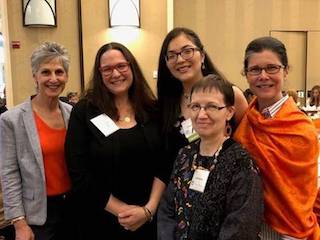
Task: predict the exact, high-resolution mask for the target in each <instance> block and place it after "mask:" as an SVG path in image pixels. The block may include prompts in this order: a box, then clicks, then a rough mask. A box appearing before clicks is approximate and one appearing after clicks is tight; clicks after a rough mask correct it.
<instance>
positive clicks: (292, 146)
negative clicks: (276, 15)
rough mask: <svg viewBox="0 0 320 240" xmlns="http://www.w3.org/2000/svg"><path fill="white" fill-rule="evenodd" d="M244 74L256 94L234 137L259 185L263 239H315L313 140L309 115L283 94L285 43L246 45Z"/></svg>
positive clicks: (315, 141)
mask: <svg viewBox="0 0 320 240" xmlns="http://www.w3.org/2000/svg"><path fill="white" fill-rule="evenodd" d="M243 72H244V74H245V76H246V78H247V81H248V83H249V86H250V89H251V90H252V92H253V93H254V94H255V95H256V96H257V97H256V99H255V100H254V101H253V102H252V103H251V104H250V106H249V109H248V111H247V112H246V115H245V116H244V117H243V119H242V121H241V123H240V125H239V126H238V128H237V130H236V132H235V134H234V137H235V139H236V140H237V141H239V142H240V143H241V144H242V145H243V146H244V147H245V148H246V149H247V150H248V151H249V153H250V154H251V155H252V157H253V159H255V161H256V163H257V165H258V167H259V169H260V172H261V175H262V181H263V188H264V202H265V211H264V224H263V226H262V232H261V236H262V239H291V240H295V239H308V240H310V239H314V240H316V239H320V231H319V226H318V223H317V218H316V216H315V214H314V213H313V204H314V202H315V199H316V195H317V158H318V152H319V151H318V139H317V134H316V130H315V128H314V126H313V124H312V122H311V120H310V119H308V117H307V116H306V115H305V114H304V113H303V112H301V111H300V110H299V109H298V107H297V106H296V104H295V102H294V101H293V99H292V98H289V97H288V96H287V95H285V96H283V95H282V87H283V83H284V81H285V79H286V78H287V76H288V57H287V52H286V48H285V46H284V44H283V43H282V42H280V41H279V40H277V39H275V38H272V37H262V38H258V39H255V40H253V41H252V42H250V43H249V45H248V46H247V48H246V52H245V58H244V71H243Z"/></svg>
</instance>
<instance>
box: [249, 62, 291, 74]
mask: <svg viewBox="0 0 320 240" xmlns="http://www.w3.org/2000/svg"><path fill="white" fill-rule="evenodd" d="M281 68H285V67H284V66H282V65H275V64H269V65H267V66H266V67H258V66H254V67H251V68H247V69H246V73H247V74H248V75H250V76H258V75H260V74H261V73H262V70H264V71H265V72H266V73H268V74H276V73H278V72H279V71H280V69H281Z"/></svg>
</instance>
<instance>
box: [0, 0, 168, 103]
mask: <svg viewBox="0 0 320 240" xmlns="http://www.w3.org/2000/svg"><path fill="white" fill-rule="evenodd" d="M1 1H2V0H1ZM140 2H141V28H135V29H126V30H124V29H119V28H118V29H117V28H113V29H110V28H109V26H108V6H107V1H101V0H90V1H81V4H82V9H81V10H82V25H83V27H82V31H83V61H84V78H85V79H84V80H85V83H87V82H88V80H89V77H90V74H91V70H92V67H93V63H94V57H95V54H96V52H97V50H98V49H99V48H100V46H101V45H103V44H105V43H107V42H110V41H119V42H122V43H124V44H125V45H126V46H127V47H128V48H129V49H130V50H131V51H132V52H133V54H134V55H135V56H136V58H137V60H138V62H139V63H140V66H141V68H142V70H143V72H144V74H145V76H146V78H147V80H148V82H149V83H150V85H151V87H152V89H154V90H155V86H156V80H155V79H153V71H154V70H156V69H157V64H158V56H159V52H160V47H161V43H162V40H163V38H164V36H165V34H166V32H167V22H166V18H167V15H166V14H167V10H166V7H167V6H166V1H164V0H161V1H140ZM56 3H57V22H58V26H57V27H56V28H47V27H46V28H28V27H23V24H22V10H21V9H22V6H21V5H22V1H21V0H7V4H8V22H9V26H8V27H9V41H10V43H11V41H17V40H18V41H20V42H21V48H20V49H12V48H10V57H11V66H12V67H11V71H12V94H13V105H15V104H18V103H20V102H22V101H23V100H24V99H25V98H27V97H28V96H29V95H30V94H33V93H34V92H35V91H34V83H33V80H32V75H31V69H30V60H29V59H30V55H31V53H32V50H33V49H34V48H35V47H37V46H38V45H39V44H40V43H42V42H43V41H48V40H50V41H57V42H59V43H61V44H63V45H65V46H66V47H67V48H68V50H69V52H70V55H71V68H70V74H69V83H68V85H67V87H66V90H65V93H66V92H67V91H71V90H72V91H80V54H79V39H78V27H79V26H78V10H77V7H78V1H77V0H67V1H56Z"/></svg>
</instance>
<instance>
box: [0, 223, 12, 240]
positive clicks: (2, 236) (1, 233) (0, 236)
mask: <svg viewBox="0 0 320 240" xmlns="http://www.w3.org/2000/svg"><path fill="white" fill-rule="evenodd" d="M0 240H15V230H14V227H13V226H12V225H9V226H7V227H5V228H2V229H0Z"/></svg>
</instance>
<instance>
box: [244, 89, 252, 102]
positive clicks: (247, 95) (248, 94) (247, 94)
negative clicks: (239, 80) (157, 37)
mask: <svg viewBox="0 0 320 240" xmlns="http://www.w3.org/2000/svg"><path fill="white" fill-rule="evenodd" d="M243 95H244V96H245V98H246V99H247V102H248V104H250V103H251V101H252V100H253V98H254V94H253V93H252V91H251V90H250V88H247V89H246V90H245V91H244V92H243Z"/></svg>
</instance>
